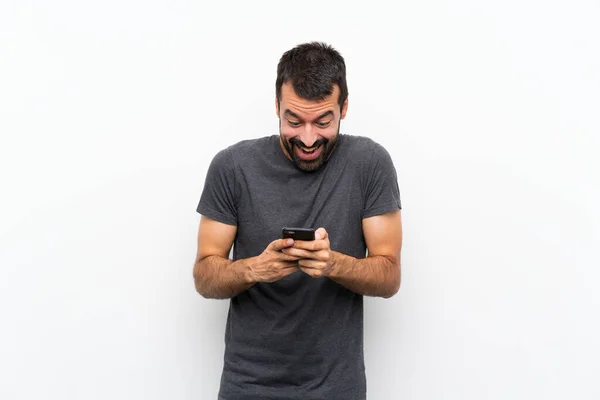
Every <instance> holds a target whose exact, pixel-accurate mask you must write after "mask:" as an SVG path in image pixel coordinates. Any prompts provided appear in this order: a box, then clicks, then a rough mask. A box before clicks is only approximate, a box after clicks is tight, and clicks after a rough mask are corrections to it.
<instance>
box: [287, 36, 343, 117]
mask: <svg viewBox="0 0 600 400" xmlns="http://www.w3.org/2000/svg"><path fill="white" fill-rule="evenodd" d="M287 82H291V83H292V86H293V88H294V91H295V92H296V94H297V95H298V96H300V97H302V98H304V99H307V100H323V99H325V98H326V97H327V96H330V95H331V93H333V85H334V84H336V85H338V86H339V88H340V95H339V98H338V104H339V105H340V108H341V107H342V105H343V104H344V101H346V98H347V97H348V86H347V85H346V64H345V63H344V58H343V57H342V56H341V55H340V53H338V52H337V51H336V50H335V49H334V48H333V47H331V46H329V45H327V44H325V43H320V42H310V43H304V44H300V45H298V46H296V47H294V48H293V49H291V50H288V51H286V52H285V53H283V56H281V59H280V60H279V64H278V65H277V81H276V82H275V92H276V94H277V101H278V102H280V101H281V86H282V85H283V84H284V83H287Z"/></svg>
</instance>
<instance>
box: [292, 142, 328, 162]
mask: <svg viewBox="0 0 600 400" xmlns="http://www.w3.org/2000/svg"><path fill="white" fill-rule="evenodd" d="M322 148H323V145H322V144H321V145H319V146H317V147H315V148H310V149H308V148H306V147H302V146H294V150H295V151H296V155H297V156H298V157H299V158H301V159H302V160H307V161H309V160H314V159H315V158H317V157H318V156H319V154H321V150H322Z"/></svg>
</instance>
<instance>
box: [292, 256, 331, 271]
mask: <svg viewBox="0 0 600 400" xmlns="http://www.w3.org/2000/svg"><path fill="white" fill-rule="evenodd" d="M298 265H299V266H300V267H301V268H311V269H319V270H322V269H325V267H326V266H327V263H326V262H324V261H319V260H307V259H306V258H303V259H301V260H298Z"/></svg>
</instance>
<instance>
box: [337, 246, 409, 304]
mask: <svg viewBox="0 0 600 400" xmlns="http://www.w3.org/2000/svg"><path fill="white" fill-rule="evenodd" d="M332 254H333V266H332V268H331V272H330V273H329V275H328V276H329V278H330V279H333V280H334V281H336V282H337V283H339V284H340V285H342V286H344V287H346V288H347V289H350V290H352V291H353V292H355V293H358V294H362V295H365V296H376V297H385V298H389V297H392V296H393V295H394V294H396V292H398V290H399V289H400V260H399V259H394V258H391V257H385V256H370V257H367V258H361V259H357V258H354V257H351V256H348V255H345V254H342V253H339V252H336V251H333V252H332Z"/></svg>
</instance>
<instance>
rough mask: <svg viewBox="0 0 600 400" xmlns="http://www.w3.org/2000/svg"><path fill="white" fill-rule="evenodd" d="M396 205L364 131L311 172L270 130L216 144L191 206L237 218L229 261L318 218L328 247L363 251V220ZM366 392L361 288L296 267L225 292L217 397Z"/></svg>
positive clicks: (265, 398)
mask: <svg viewBox="0 0 600 400" xmlns="http://www.w3.org/2000/svg"><path fill="white" fill-rule="evenodd" d="M400 208H401V203H400V192H399V187H398V181H397V176H396V171H395V168H394V165H393V162H392V159H391V157H390V155H389V153H388V152H387V151H386V150H385V149H384V148H383V147H382V146H381V145H379V144H378V143H376V142H375V141H373V140H371V139H369V138H366V137H361V136H351V135H346V134H340V135H339V137H338V142H337V144H336V148H335V150H334V151H333V153H332V155H331V157H330V158H329V160H328V161H327V163H326V164H325V165H324V166H323V167H322V168H321V169H319V170H317V171H314V172H304V171H302V170H300V169H299V168H297V167H296V166H295V164H294V163H293V162H292V161H291V160H289V159H288V158H287V157H286V156H285V154H284V153H283V150H282V149H281V146H280V142H279V136H278V135H273V136H267V137H263V138H259V139H252V140H245V141H242V142H239V143H237V144H234V145H232V146H230V147H228V148H226V149H224V150H221V151H220V152H219V153H217V155H216V156H215V157H214V158H213V160H212V162H211V164H210V166H209V169H208V173H207V176H206V180H205V183H204V189H203V192H202V195H201V197H200V202H199V204H198V207H197V211H198V212H199V213H200V214H202V215H205V216H207V217H209V218H212V219H215V220H217V221H220V222H222V223H225V224H229V225H235V226H237V233H236V237H235V240H234V244H233V259H234V260H238V259H243V258H248V257H254V256H258V255H259V254H261V253H262V252H263V251H264V249H265V248H266V247H267V246H268V245H269V243H271V242H272V241H273V240H276V239H279V238H280V237H281V229H282V228H283V227H305V228H314V229H317V228H319V227H323V228H325V229H326V230H327V232H328V235H329V240H330V245H331V249H332V250H334V251H338V252H340V253H344V254H346V255H349V256H353V257H356V258H364V257H365V256H366V250H367V249H366V244H365V239H364V236H363V232H362V220H363V219H365V218H369V217H372V216H375V215H380V214H384V213H387V212H390V211H394V210H398V209H400ZM365 398H366V376H365V367H364V355H363V297H362V296H361V295H359V294H357V293H354V292H352V291H350V290H348V289H346V288H345V287H343V286H342V285H340V284H338V283H336V282H334V281H333V280H331V279H329V278H327V277H321V278H316V279H315V278H312V277H310V276H308V275H306V274H305V273H303V272H302V271H297V272H295V273H293V274H291V275H288V276H286V277H285V278H283V279H281V280H279V281H277V282H273V283H257V284H255V285H254V286H252V287H251V288H250V289H249V290H247V291H244V292H242V293H240V294H239V295H237V296H235V297H233V298H232V299H231V300H230V306H229V313H228V316H227V326H226V330H225V357H224V368H223V372H222V376H221V387H220V391H219V399H222V400H237V399H244V400H255V399H256V400H259V399H260V400H270V399H273V400H275V399H277V400H286V399H290V400H291V399H303V400H310V399H330V400H336V399H344V400H360V399H365Z"/></svg>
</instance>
